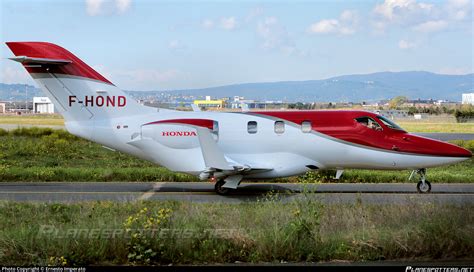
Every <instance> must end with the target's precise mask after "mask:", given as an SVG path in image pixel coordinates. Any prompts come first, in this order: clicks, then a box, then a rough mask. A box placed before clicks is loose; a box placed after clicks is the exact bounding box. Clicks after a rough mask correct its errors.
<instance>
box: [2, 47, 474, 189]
mask: <svg viewBox="0 0 474 272" xmlns="http://www.w3.org/2000/svg"><path fill="white" fill-rule="evenodd" d="M7 46H8V47H9V48H10V49H11V51H12V52H13V53H14V55H15V57H12V58H11V59H12V60H14V61H18V62H20V63H21V64H22V65H23V66H24V67H25V68H26V70H27V71H28V73H30V75H31V76H32V77H33V78H34V79H35V81H36V82H37V84H38V85H39V86H40V87H41V88H42V90H43V91H44V92H45V93H46V95H47V96H48V97H49V98H50V99H51V101H53V103H54V104H55V106H56V107H57V109H58V111H59V112H60V113H61V114H62V115H63V116H64V119H65V126H66V128H67V130H68V131H69V132H70V133H72V134H74V135H77V136H79V137H82V138H85V139H88V140H91V141H94V142H97V143H99V144H101V145H104V146H106V147H109V148H112V149H115V150H120V151H122V152H125V153H128V154H131V155H134V156H136V157H139V158H142V159H145V160H149V161H152V162H154V163H156V164H158V165H161V166H164V167H166V168H168V169H170V170H172V171H177V172H184V173H188V174H191V175H196V176H198V177H199V178H200V179H201V180H207V179H210V180H212V181H215V191H216V192H217V193H219V194H226V193H228V192H229V191H230V190H232V189H237V187H238V185H239V184H240V182H241V181H242V179H267V178H277V177H286V176H294V175H299V174H302V173H305V172H306V171H308V170H319V169H335V170H337V172H336V178H339V177H340V175H341V174H342V171H343V170H344V169H354V168H357V169H387V170H394V169H410V170H413V171H412V175H411V176H410V178H411V177H412V176H414V175H418V176H419V182H418V185H417V189H418V191H419V192H430V190H431V185H430V183H429V182H428V181H427V180H426V168H429V167H435V166H440V165H447V164H452V163H457V162H461V161H464V160H467V159H469V158H470V157H471V156H472V154H471V152H470V151H468V150H466V149H463V148H461V147H458V146H456V145H452V144H449V143H445V142H441V141H437V140H433V139H428V138H423V137H420V136H415V135H413V134H409V133H407V132H406V131H404V130H403V129H402V128H400V127H399V126H398V125H396V124H395V123H393V122H392V121H391V120H389V119H387V118H385V117H383V116H380V115H377V114H374V113H372V112H367V111H252V112H248V111H245V110H244V111H242V112H204V111H202V112H201V111H199V110H195V111H194V112H185V111H174V110H167V109H157V108H152V107H146V106H143V105H141V104H139V103H137V102H136V101H135V100H133V99H131V98H130V97H128V96H127V95H126V94H125V93H124V92H123V91H122V90H120V89H119V88H117V87H116V86H115V85H114V84H113V83H112V82H110V81H109V80H107V79H106V78H105V77H103V76H102V75H100V74H99V73H97V72H96V71H95V70H94V69H92V68H91V67H90V66H88V65H87V64H85V63H84V62H83V61H81V60H80V59H79V58H77V57H76V56H74V55H73V54H71V53H70V52H69V51H67V50H66V49H64V48H62V47H60V46H58V45H55V44H51V43H46V42H7Z"/></svg>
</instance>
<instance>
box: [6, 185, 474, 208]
mask: <svg viewBox="0 0 474 272" xmlns="http://www.w3.org/2000/svg"><path fill="white" fill-rule="evenodd" d="M213 187H214V186H213V184H212V183H209V182H156V183H152V182H0V200H9V201H38V202H80V201H98V200H111V201H121V202H126V201H141V200H150V201H152V200H175V201H192V202H223V203H243V202H252V201H257V200H259V199H264V198H265V196H266V194H267V193H268V192H274V193H278V194H279V197H280V199H281V200H282V201H291V200H294V199H298V198H302V197H310V198H312V199H317V200H320V201H322V202H323V203H330V204H337V203H356V202H358V201H362V202H366V203H374V204H388V203H396V204H409V203H412V202H413V203H419V202H423V203H452V204H458V205H462V204H474V184H464V183H456V184H451V183H444V184H433V191H432V193H430V194H418V193H417V192H416V186H415V184H414V183H330V184H298V183H243V184H241V186H240V187H239V189H238V190H237V191H235V192H233V193H232V194H230V195H228V196H220V195H217V194H215V193H214V190H213ZM305 192H306V193H305Z"/></svg>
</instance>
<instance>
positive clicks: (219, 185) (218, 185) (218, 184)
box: [214, 180, 230, 195]
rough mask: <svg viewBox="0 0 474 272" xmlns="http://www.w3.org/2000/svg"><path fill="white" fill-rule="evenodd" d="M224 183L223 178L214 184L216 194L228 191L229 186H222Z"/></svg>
mask: <svg viewBox="0 0 474 272" xmlns="http://www.w3.org/2000/svg"><path fill="white" fill-rule="evenodd" d="M224 184H225V181H223V180H218V181H217V182H216V184H215V185H214V190H215V191H216V193H217V194H218V195H227V194H229V192H230V189H229V188H224V187H222V186H223V185H224Z"/></svg>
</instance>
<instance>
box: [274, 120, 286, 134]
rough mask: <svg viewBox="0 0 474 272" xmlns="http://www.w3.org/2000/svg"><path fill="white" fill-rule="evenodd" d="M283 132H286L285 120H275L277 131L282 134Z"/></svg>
mask: <svg viewBox="0 0 474 272" xmlns="http://www.w3.org/2000/svg"><path fill="white" fill-rule="evenodd" d="M283 132H285V122H283V121H275V133H276V134H282V133H283Z"/></svg>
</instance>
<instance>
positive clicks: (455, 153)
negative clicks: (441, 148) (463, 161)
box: [444, 143, 472, 158]
mask: <svg viewBox="0 0 474 272" xmlns="http://www.w3.org/2000/svg"><path fill="white" fill-rule="evenodd" d="M444 144H445V145H446V147H445V148H446V153H447V154H449V157H465V158H470V157H472V152H471V151H469V150H467V149H465V148H462V147H460V146H457V145H454V144H450V143H444Z"/></svg>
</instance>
